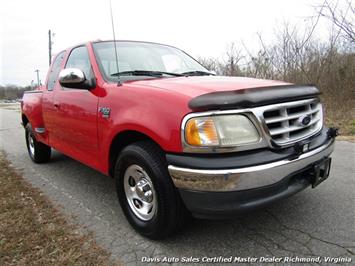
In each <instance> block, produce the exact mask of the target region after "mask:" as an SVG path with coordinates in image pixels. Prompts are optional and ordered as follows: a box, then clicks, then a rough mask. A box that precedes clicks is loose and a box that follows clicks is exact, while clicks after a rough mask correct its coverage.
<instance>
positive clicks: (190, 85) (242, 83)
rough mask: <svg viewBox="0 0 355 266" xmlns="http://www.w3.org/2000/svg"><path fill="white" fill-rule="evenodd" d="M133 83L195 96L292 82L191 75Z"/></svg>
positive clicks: (191, 96) (189, 96)
mask: <svg viewBox="0 0 355 266" xmlns="http://www.w3.org/2000/svg"><path fill="white" fill-rule="evenodd" d="M129 83H131V84H132V85H133V84H135V85H139V86H149V87H155V88H159V89H164V90H169V91H172V92H175V93H179V94H183V95H185V96H187V97H188V98H190V99H191V98H194V97H197V96H200V95H203V94H206V93H212V92H226V91H238V90H242V89H248V88H261V87H270V86H282V85H288V84H290V83H286V82H281V81H275V80H263V79H254V78H245V77H223V76H189V77H178V78H162V79H146V80H139V81H133V82H129Z"/></svg>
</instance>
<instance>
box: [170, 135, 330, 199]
mask: <svg viewBox="0 0 355 266" xmlns="http://www.w3.org/2000/svg"><path fill="white" fill-rule="evenodd" d="M333 150H334V139H330V140H329V141H328V142H327V143H325V144H324V145H322V146H321V147H318V148H317V149H315V150H312V151H309V152H307V153H303V154H301V155H300V156H299V157H298V158H296V159H293V160H281V161H276V162H272V163H268V164H262V165H256V166H251V167H244V168H236V169H222V170H220V169H219V170H210V169H208V170H205V169H190V168H181V167H177V166H174V165H169V166H168V170H169V173H170V176H171V178H172V180H173V182H174V184H175V186H176V187H177V188H182V189H188V190H196V191H213V192H219V191H239V190H246V189H253V188H259V187H264V186H268V185H272V184H275V183H277V182H279V181H281V180H282V179H284V178H285V177H287V176H290V175H292V174H293V173H296V172H298V171H300V170H302V169H305V168H307V167H308V166H310V165H312V164H313V163H315V162H317V161H319V160H321V159H323V158H326V157H328V156H329V155H330V154H331V153H332V151H333Z"/></svg>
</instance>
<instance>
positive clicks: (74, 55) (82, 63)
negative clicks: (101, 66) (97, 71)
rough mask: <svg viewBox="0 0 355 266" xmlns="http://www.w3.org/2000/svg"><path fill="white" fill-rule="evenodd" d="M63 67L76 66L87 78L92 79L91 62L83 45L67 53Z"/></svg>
mask: <svg viewBox="0 0 355 266" xmlns="http://www.w3.org/2000/svg"><path fill="white" fill-rule="evenodd" d="M65 68H78V69H80V70H81V71H83V72H84V74H85V77H86V79H87V80H91V79H92V76H93V74H92V71H91V63H90V58H89V53H88V50H87V49H86V47H85V46H80V47H77V48H74V49H73V50H72V52H71V53H70V55H69V58H68V61H67V64H66V66H65Z"/></svg>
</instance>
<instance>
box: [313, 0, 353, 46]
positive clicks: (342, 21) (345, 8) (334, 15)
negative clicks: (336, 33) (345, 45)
mask: <svg viewBox="0 0 355 266" xmlns="http://www.w3.org/2000/svg"><path fill="white" fill-rule="evenodd" d="M318 12H319V14H320V15H321V16H322V17H325V18H327V19H329V20H330V21H331V22H332V23H333V24H334V25H335V26H336V27H337V28H339V30H340V31H341V32H342V33H343V35H344V37H345V38H347V39H348V40H349V41H350V42H351V43H354V42H355V30H354V26H355V6H354V1H352V0H343V1H339V0H337V1H329V0H325V1H324V3H323V4H322V5H321V6H319V7H318Z"/></svg>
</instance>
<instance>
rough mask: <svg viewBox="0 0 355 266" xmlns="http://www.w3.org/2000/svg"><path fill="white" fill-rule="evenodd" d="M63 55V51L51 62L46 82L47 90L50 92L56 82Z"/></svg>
mask: <svg viewBox="0 0 355 266" xmlns="http://www.w3.org/2000/svg"><path fill="white" fill-rule="evenodd" d="M64 53H65V51H63V52H61V53H59V54H58V55H57V57H56V58H55V60H54V62H53V65H52V68H51V72H50V73H49V76H48V82H47V90H49V91H52V90H53V89H54V86H55V83H56V82H57V79H58V75H59V71H60V66H61V64H62V61H63V58H64Z"/></svg>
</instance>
